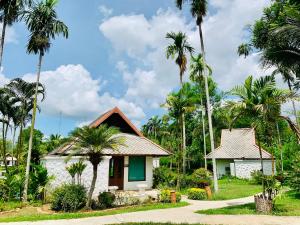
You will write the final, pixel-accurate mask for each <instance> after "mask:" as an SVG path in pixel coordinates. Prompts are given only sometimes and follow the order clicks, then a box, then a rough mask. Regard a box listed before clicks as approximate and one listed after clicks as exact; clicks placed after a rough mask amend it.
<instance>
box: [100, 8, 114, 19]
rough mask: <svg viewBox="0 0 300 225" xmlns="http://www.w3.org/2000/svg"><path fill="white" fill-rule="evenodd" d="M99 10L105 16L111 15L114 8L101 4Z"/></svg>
mask: <svg viewBox="0 0 300 225" xmlns="http://www.w3.org/2000/svg"><path fill="white" fill-rule="evenodd" d="M99 11H100V13H101V14H102V15H103V17H104V18H107V17H109V16H110V15H111V14H112V13H113V9H110V8H108V7H107V6H105V5H100V6H99Z"/></svg>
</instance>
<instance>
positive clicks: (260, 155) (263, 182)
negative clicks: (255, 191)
mask: <svg viewBox="0 0 300 225" xmlns="http://www.w3.org/2000/svg"><path fill="white" fill-rule="evenodd" d="M257 141H258V149H259V157H260V166H261V173H262V189H263V197H265V180H264V178H263V176H264V162H263V158H262V150H261V144H260V140H259V138H257Z"/></svg>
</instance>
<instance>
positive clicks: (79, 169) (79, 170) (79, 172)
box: [76, 159, 86, 184]
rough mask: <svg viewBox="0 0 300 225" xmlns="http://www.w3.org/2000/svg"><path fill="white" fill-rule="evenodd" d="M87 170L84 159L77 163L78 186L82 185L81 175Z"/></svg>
mask: <svg viewBox="0 0 300 225" xmlns="http://www.w3.org/2000/svg"><path fill="white" fill-rule="evenodd" d="M85 168H86V164H84V163H83V159H80V160H79V161H78V162H77V163H76V173H77V182H78V184H81V175H82V173H83V171H84V170H85Z"/></svg>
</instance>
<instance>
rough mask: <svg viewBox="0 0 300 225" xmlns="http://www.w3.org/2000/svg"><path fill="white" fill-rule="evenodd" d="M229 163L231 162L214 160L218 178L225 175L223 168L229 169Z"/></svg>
mask: <svg viewBox="0 0 300 225" xmlns="http://www.w3.org/2000/svg"><path fill="white" fill-rule="evenodd" d="M231 162H233V160H216V164H217V176H218V178H221V177H222V176H224V175H226V170H225V168H226V167H229V168H230V163H231Z"/></svg>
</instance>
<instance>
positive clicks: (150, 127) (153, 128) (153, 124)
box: [144, 116, 162, 140]
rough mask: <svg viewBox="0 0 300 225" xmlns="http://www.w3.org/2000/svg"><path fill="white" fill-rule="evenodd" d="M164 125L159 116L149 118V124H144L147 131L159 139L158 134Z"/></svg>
mask: <svg viewBox="0 0 300 225" xmlns="http://www.w3.org/2000/svg"><path fill="white" fill-rule="evenodd" d="M161 125H162V121H161V119H160V118H159V117H158V116H153V117H151V118H150V119H149V121H148V122H147V124H146V125H145V126H144V130H145V132H146V133H147V134H148V135H149V136H152V137H154V139H155V140H156V139H157V134H158V132H159V131H160V128H161Z"/></svg>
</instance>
